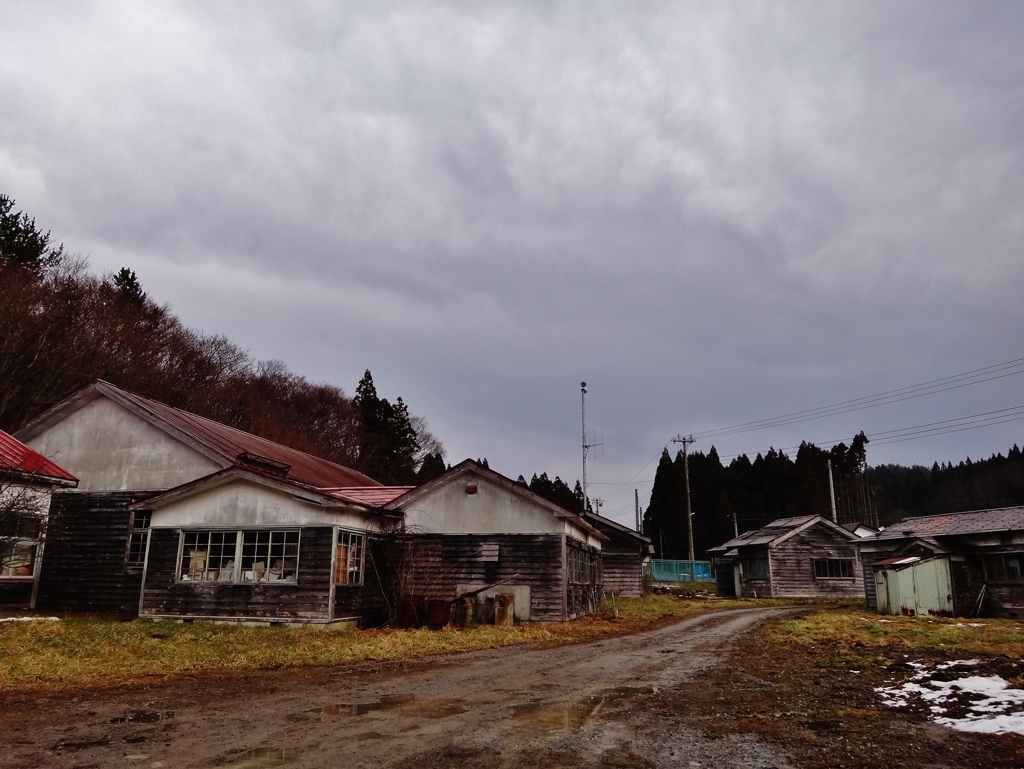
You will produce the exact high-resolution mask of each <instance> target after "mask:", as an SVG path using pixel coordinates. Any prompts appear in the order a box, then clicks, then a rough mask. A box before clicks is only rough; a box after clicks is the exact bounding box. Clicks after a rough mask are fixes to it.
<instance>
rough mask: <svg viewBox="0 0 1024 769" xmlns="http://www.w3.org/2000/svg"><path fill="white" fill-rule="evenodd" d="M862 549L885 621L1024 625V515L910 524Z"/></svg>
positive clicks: (1012, 510)
mask: <svg viewBox="0 0 1024 769" xmlns="http://www.w3.org/2000/svg"><path fill="white" fill-rule="evenodd" d="M859 545H860V549H861V557H862V561H863V564H864V566H863V568H864V586H865V592H866V595H867V602H868V606H869V607H872V608H877V610H878V612H879V613H880V614H905V615H912V616H913V615H919V614H923V615H929V614H932V615H940V616H957V617H967V616H986V617H1010V618H1018V617H1024V507H1005V508H998V509H993V510H972V511H969V512H964V513H947V514H943V515H928V516H921V517H917V518H904V519H903V520H902V521H900V522H899V523H895V524H893V525H891V526H889V527H887V528H886V529H884V530H882V531H880V532H878V533H877V534H875V535H873V536H870V537H865V538H864V539H862V540H861V541H860V543H859Z"/></svg>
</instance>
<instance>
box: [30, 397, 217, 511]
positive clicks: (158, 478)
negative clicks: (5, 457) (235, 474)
mask: <svg viewBox="0 0 1024 769" xmlns="http://www.w3.org/2000/svg"><path fill="white" fill-rule="evenodd" d="M25 443H27V444H28V445H29V446H31V447H32V448H33V449H35V450H36V451H38V452H39V453H40V454H42V455H43V456H45V457H47V458H48V459H52V460H53V461H54V462H56V463H57V464H59V465H60V466H61V467H63V468H64V469H65V470H67V471H68V472H69V473H71V474H72V475H75V476H77V477H78V481H79V483H78V489H79V491H123V490H131V489H141V490H150V489H169V488H173V487H174V486H179V485H181V484H182V483H187V482H188V481H192V480H195V479H196V478H201V477H202V476H204V475H209V474H210V473H212V472H216V471H217V470H220V469H221V467H222V466H221V465H220V464H217V463H216V462H214V461H213V460H211V459H208V458H207V457H205V456H203V455H202V454H200V453H199V452H198V451H196V450H194V449H192V448H189V447H188V446H186V445H185V444H184V443H181V442H180V441H178V440H176V439H174V438H172V437H171V436H169V435H168V434H167V433H165V432H163V431H161V430H158V429H156V428H155V427H153V426H152V425H150V424H149V423H148V422H146V421H145V420H144V419H142V418H141V417H138V416H136V415H135V414H133V413H132V412H130V411H128V410H127V409H125V408H123V407H121V406H119V405H117V404H116V403H114V402H113V401H111V400H109V399H108V398H104V397H100V398H97V399H96V400H94V401H92V402H91V403H88V404H86V405H85V406H84V407H82V408H81V409H79V410H78V411H76V412H74V413H73V414H71V415H70V416H68V417H67V418H66V419H64V420H62V421H60V422H58V423H57V424H55V425H52V426H51V427H49V428H47V429H46V430H44V431H43V432H42V433H40V434H39V435H36V436H35V437H34V438H31V439H29V440H27V441H25Z"/></svg>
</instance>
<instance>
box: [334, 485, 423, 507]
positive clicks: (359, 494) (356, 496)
mask: <svg viewBox="0 0 1024 769" xmlns="http://www.w3.org/2000/svg"><path fill="white" fill-rule="evenodd" d="M415 488H416V487H415V486H350V487H347V488H341V489H320V491H321V492H323V493H324V494H325V495H326V496H328V497H334V498H336V499H341V500H343V501H345V502H355V503H356V504H358V505H366V506H367V507H384V506H385V505H386V504H388V503H390V502H393V501H395V500H396V499H398V498H399V497H400V496H402V495H403V494H405V493H406V492H407V491H411V490H412V489H415Z"/></svg>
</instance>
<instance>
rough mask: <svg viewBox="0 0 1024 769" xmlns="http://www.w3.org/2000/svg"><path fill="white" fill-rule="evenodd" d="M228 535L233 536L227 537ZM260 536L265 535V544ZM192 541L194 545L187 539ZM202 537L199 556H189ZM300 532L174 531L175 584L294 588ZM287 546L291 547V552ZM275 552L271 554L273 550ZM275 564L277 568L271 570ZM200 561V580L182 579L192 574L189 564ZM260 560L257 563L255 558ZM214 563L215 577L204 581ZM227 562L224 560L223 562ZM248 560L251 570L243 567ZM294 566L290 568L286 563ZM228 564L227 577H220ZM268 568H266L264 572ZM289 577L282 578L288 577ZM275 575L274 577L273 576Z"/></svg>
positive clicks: (279, 529) (291, 529)
mask: <svg viewBox="0 0 1024 769" xmlns="http://www.w3.org/2000/svg"><path fill="white" fill-rule="evenodd" d="M217 535H219V537H220V541H219V542H217V543H216V544H213V537H214V536H217ZM231 535H234V536H233V537H231ZM261 535H265V541H264V539H263V538H262V536H261ZM191 537H195V538H196V540H195V542H194V543H191V544H190V543H189V541H188V540H189V539H190V538H191ZM204 537H205V545H206V549H205V552H203V555H202V556H198V555H190V554H189V553H188V552H187V550H188V549H189V548H190V547H193V546H194V547H195V550H194V553H199V552H200V551H199V545H201V544H203V538H204ZM301 540H302V530H301V529H300V528H296V527H274V528H269V527H265V528H244V529H233V528H188V529H179V530H178V560H177V566H176V567H175V583H176V584H179V585H296V584H298V582H299V556H300V544H301ZM289 546H293V548H292V549H290V548H289ZM215 548H216V549H217V550H218V551H219V552H218V553H217V555H213V554H212V553H213V552H214V551H215ZM276 548H278V549H277V550H276V552H275V549H276ZM275 555H276V556H277V561H276V563H279V564H281V565H280V566H278V567H276V568H275V567H274V565H273V564H274V563H275V561H274V560H273V559H274V558H275ZM199 557H201V558H202V559H203V561H202V566H201V567H200V569H201V571H202V574H203V578H201V579H192V578H186V575H188V574H194V573H195V571H196V569H195V564H194V563H193V562H192V561H193V560H198V558H199ZM261 557H262V558H263V560H261V561H257V560H256V559H258V558H261ZM213 559H218V563H217V566H216V567H215V570H216V571H217V577H216V578H214V579H210V578H208V575H209V573H210V572H211V571H212V570H214V569H213V568H211V560H213ZM225 559H228V560H225ZM247 559H248V560H251V561H252V565H253V567H254V568H252V569H247V568H245V567H244V562H245V561H246V560H247ZM289 561H290V562H292V563H293V564H294V566H290V565H289V563H288V562H289ZM228 564H230V569H231V571H230V573H229V574H227V575H224V574H222V573H221V572H224V571H226V570H227V568H228ZM256 564H262V565H263V568H262V569H256V568H255V566H256ZM268 566H269V568H268ZM289 572H290V574H289V576H287V577H286V576H284V575H285V574H286V573H289ZM275 574H277V575H278V576H276V577H275V576H274V575H275Z"/></svg>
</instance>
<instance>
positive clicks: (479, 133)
mask: <svg viewBox="0 0 1024 769" xmlns="http://www.w3.org/2000/svg"><path fill="white" fill-rule="evenodd" d="M5 17H6V18H5V24H4V25H3V28H2V29H0V49H2V50H4V51H5V54H4V55H3V57H2V58H0V68H2V69H0V189H3V190H4V191H5V192H7V193H8V194H11V195H13V196H14V197H16V198H17V199H18V202H19V205H20V206H21V207H23V208H25V209H26V210H29V211H31V212H32V213H33V214H34V215H35V216H36V217H37V219H38V220H39V221H40V222H45V225H46V226H47V227H51V228H52V229H53V231H54V232H55V233H57V234H59V236H60V237H61V238H62V239H63V240H64V241H65V243H67V245H68V246H69V247H70V248H71V249H72V250H76V251H81V252H83V253H88V254H89V255H90V257H91V260H92V263H93V265H94V266H95V267H96V268H98V269H102V270H112V269H116V268H118V267H120V266H122V265H125V264H127V265H129V266H132V267H133V268H134V269H136V270H137V271H138V272H139V274H140V276H141V277H142V278H143V280H144V283H145V285H146V288H147V289H148V290H149V291H150V292H151V293H152V294H153V295H154V296H156V297H157V298H158V299H160V300H162V301H168V302H170V303H171V305H172V306H173V307H174V308H175V309H176V310H177V311H178V312H179V313H180V314H181V315H182V316H183V318H184V320H185V321H186V322H188V323H190V324H193V325H197V326H201V327H203V328H205V329H206V330H208V331H216V332H222V333H226V334H228V335H230V336H231V337H232V338H234V339H235V340H237V341H238V342H239V343H240V344H242V345H243V346H246V347H248V348H250V349H252V351H253V352H254V354H257V355H259V356H261V357H277V358H282V359H285V360H286V361H287V362H288V363H289V364H290V365H291V366H292V367H293V368H294V369H296V370H298V371H300V372H303V373H306V374H307V375H309V376H311V377H313V378H319V379H326V380H330V381H332V382H335V383H338V384H342V385H345V386H348V387H349V388H351V387H352V386H353V384H354V382H355V381H356V380H357V379H358V377H359V375H360V374H361V373H362V369H363V368H365V367H367V366H368V367H370V368H371V369H372V370H373V371H374V374H375V378H376V379H377V381H378V384H379V386H380V387H381V389H382V390H383V391H384V393H385V394H387V395H397V394H402V395H404V396H405V397H406V399H407V400H408V401H409V402H410V403H411V404H412V406H413V409H414V410H415V411H418V412H421V413H424V414H425V415H426V416H427V417H428V419H429V420H430V422H431V424H432V426H433V427H434V428H435V430H436V432H437V433H438V434H439V435H440V437H442V439H444V440H445V441H446V443H447V444H448V447H449V451H450V454H451V458H452V459H453V460H458V459H461V458H462V457H463V456H464V455H467V454H468V455H472V456H484V455H486V456H488V457H489V458H490V459H491V460H492V464H493V465H494V466H496V467H497V468H498V469H500V470H502V471H504V472H507V473H509V474H511V475H517V474H518V473H520V472H523V473H525V474H527V475H529V474H530V473H531V472H533V471H535V470H541V469H547V470H549V471H550V472H557V473H559V474H561V475H563V476H569V477H571V478H575V477H576V476H577V475H578V472H577V466H578V443H579V435H578V434H579V392H578V383H579V381H580V380H581V379H586V380H587V381H589V382H590V383H591V396H590V398H591V401H590V404H589V405H590V410H591V419H590V424H592V425H593V426H594V427H596V428H598V429H600V430H603V433H604V440H605V444H606V445H605V448H604V459H603V460H598V461H597V464H596V465H595V469H594V471H593V473H592V477H593V478H594V480H601V481H619V480H622V481H625V480H627V479H629V478H630V477H631V476H634V475H636V474H637V471H639V470H640V468H641V467H642V466H643V464H644V463H645V462H646V461H648V459H650V458H651V457H652V456H654V455H656V454H657V453H658V452H659V451H660V449H661V447H662V446H663V445H664V444H665V442H666V441H667V440H668V438H669V437H670V436H671V435H673V434H675V433H676V432H678V431H691V430H692V431H698V430H703V429H708V428H713V427H719V426H722V425H723V424H732V423H736V422H743V421H746V420H748V419H757V418H762V417H765V416H771V415H773V414H777V413H785V412H789V411H794V410H799V409H801V408H807V407H811V406H817V405H821V404H824V403H831V402H833V401H837V400H842V399H844V398H849V397H857V396H860V395H865V394H869V393H872V392H877V391H881V390H885V389H889V388H891V387H898V386H902V385H905V384H910V383H914V382H918V381H923V380H926V379H930V378H933V377H936V376H943V375H946V374H950V373H956V372H958V371H962V370H966V369H969V368H973V367H976V366H982V365H986V364H989V363H993V362H997V361H1001V360H1006V359H1009V358H1014V357H1018V356H1019V355H1020V354H1021V352H1020V349H1021V346H1020V340H1019V337H1020V334H1019V331H1018V329H1019V328H1021V321H1022V314H1024V313H1022V310H1021V303H1020V301H1019V298H1018V296H1019V286H1020V285H1022V284H1024V260H1022V259H1021V258H1020V244H1021V242H1024V238H1022V236H1024V216H1022V215H1021V213H1020V212H1021V211H1022V210H1024V206H1022V205H1021V204H1022V202H1024V173H1022V170H1024V169H1022V165H1024V147H1022V140H1021V138H1020V131H1019V126H1020V125H1021V124H1022V122H1024V121H1022V118H1024V93H1022V88H1024V72H1022V69H1024V62H1022V60H1021V57H1019V55H1018V54H1017V46H1018V43H1019V40H1020V37H1021V33H1022V31H1024V12H1022V11H1021V9H1020V6H1019V4H1017V3H1002V4H1000V3H989V4H985V5H983V6H968V5H963V4H954V3H932V2H930V3H903V4H900V5H898V6H895V7H894V6H892V5H891V4H885V3H878V4H866V3H849V4H846V3H829V4H821V3H797V2H792V3H762V4H758V3H742V4H735V5H733V4H715V5H710V6H709V5H706V4H698V3H679V4H665V3H657V4H653V3H652V4H639V5H630V6H621V5H618V4H610V3H608V4H604V3H580V4H573V3H569V4H555V5H548V4H515V5H509V6H490V5H488V6H480V5H478V4H470V3H451V4H429V5H425V4H421V3H408V4H389V5H383V4H377V3H374V4H369V3H367V4H350V5H345V6H344V7H341V6H339V5H338V4H334V3H287V4H286V3H278V4H271V3H255V4H254V3H244V4H243V3H238V4H226V3H221V4H217V5H216V6H211V5H209V4H205V3H194V4H193V3H163V4H157V3H148V4H145V5H138V4H94V5H88V6H86V5H82V4H76V3H67V4H50V5H43V4H32V5H31V7H30V6H28V5H23V6H13V7H9V8H8V9H7V11H6V12H5ZM1019 391H1020V388H1019V384H1015V380H1013V379H1011V380H1010V381H1009V382H1002V383H992V384H991V385H982V386H979V387H977V388H968V391H964V392H962V393H954V394H950V395H947V396H943V397H937V398H935V399H931V400H928V401H927V402H925V401H921V402H913V403H907V404H903V405H901V407H900V408H898V409H896V408H891V409H890V410H888V411H886V410H879V411H878V412H877V413H872V412H869V413H865V414H858V415H852V416H850V417H848V418H845V419H838V420H834V421H832V422H830V423H825V424H820V425H815V424H813V423H812V424H811V425H803V426H797V427H793V428H788V429H786V430H779V431H776V432H774V433H771V434H768V433H760V434H759V433H755V434H750V435H746V436H737V437H735V438H730V439H726V440H724V441H723V442H722V443H720V444H719V446H720V450H721V451H722V453H723V454H726V453H735V452H737V451H758V450H764V449H766V448H767V446H768V445H776V446H780V445H783V446H789V445H795V444H796V443H799V440H800V439H801V438H810V439H828V438H843V437H846V438H847V439H848V438H849V436H850V435H852V434H853V432H855V431H856V430H859V429H862V428H863V429H867V430H868V431H869V433H870V432H871V430H880V429H889V428H891V427H898V426H902V425H904V424H916V423H918V422H926V421H931V420H932V419H933V418H947V417H951V416H959V415H962V414H968V413H974V412H975V411H982V410H984V407H986V406H992V407H1003V406H1009V405H1017V402H1016V401H1015V400H1013V399H1014V397H1016V396H1015V393H1017V392H1019ZM1018 428H1019V425H1008V426H1004V427H1002V428H993V429H991V430H987V431H977V432H975V433H960V434H957V435H955V436H952V437H949V438H946V439H944V440H939V439H935V440H932V441H920V442H916V443H908V444H898V445H896V446H894V447H892V448H883V449H880V450H878V451H877V452H875V453H874V454H871V455H869V459H870V460H871V461H874V462H880V461H892V460H903V461H928V462H930V461H931V460H932V459H954V458H956V459H959V458H960V457H962V456H963V455H966V454H968V453H971V454H973V455H975V456H977V455H978V454H981V453H990V452H991V451H995V450H1000V449H1004V448H1005V447H1006V445H1008V443H1011V442H1012V438H1013V436H1014V435H1019V434H1020V430H1019V429H1018ZM698 448H705V449H706V448H707V446H703V447H702V446H700V445H698ZM648 477H649V472H648V473H647V474H644V473H640V474H639V475H638V476H637V478H638V479H643V478H648ZM627 486H628V485H627ZM627 486H623V487H622V488H616V489H614V491H615V493H616V494H619V496H621V497H623V499H625V498H626V497H631V494H632V492H631V488H632V486H628V487H627ZM610 490H612V489H610ZM620 503H621V504H620ZM628 507H629V504H628V499H627V500H626V501H623V500H622V499H619V500H618V501H616V502H614V504H613V509H616V510H617V509H619V508H621V509H622V510H626V508H628ZM627 512H628V511H626V512H623V513H622V514H623V515H624V516H626V517H628V515H627Z"/></svg>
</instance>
